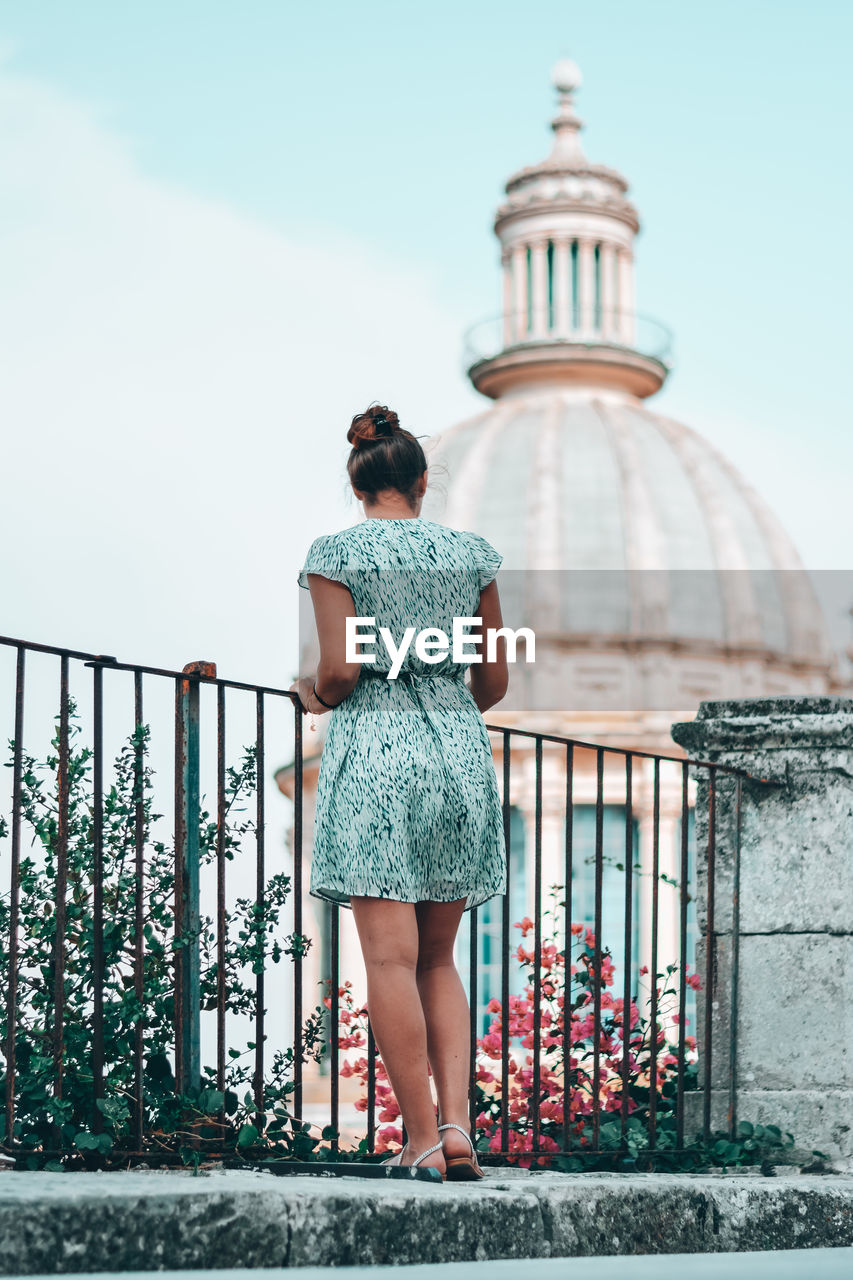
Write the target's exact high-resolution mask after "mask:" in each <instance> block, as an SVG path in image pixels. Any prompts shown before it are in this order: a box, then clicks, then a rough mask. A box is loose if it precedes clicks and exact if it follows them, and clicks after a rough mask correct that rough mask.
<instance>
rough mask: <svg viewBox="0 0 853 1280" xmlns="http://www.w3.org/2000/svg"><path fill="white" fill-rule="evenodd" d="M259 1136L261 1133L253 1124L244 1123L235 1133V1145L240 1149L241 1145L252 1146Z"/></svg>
mask: <svg viewBox="0 0 853 1280" xmlns="http://www.w3.org/2000/svg"><path fill="white" fill-rule="evenodd" d="M260 1136H261V1135H260V1134H259V1133H258V1130H257V1129H256V1128H255V1126H254V1125H253V1124H244V1125H243V1126H242V1127H241V1129H240V1132H239V1133H238V1134H237V1147H238V1148H239V1149H242V1148H243V1147H254V1146H255V1145H256V1144H257V1141H258V1139H259V1138H260Z"/></svg>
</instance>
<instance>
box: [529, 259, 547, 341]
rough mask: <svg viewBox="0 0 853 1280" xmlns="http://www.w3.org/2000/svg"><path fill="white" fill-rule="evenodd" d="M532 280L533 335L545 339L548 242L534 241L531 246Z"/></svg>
mask: <svg viewBox="0 0 853 1280" xmlns="http://www.w3.org/2000/svg"><path fill="white" fill-rule="evenodd" d="M530 279H531V284H532V286H533V307H532V314H531V320H532V324H531V334H532V336H533V337H534V338H544V337H545V335H546V334H547V332H548V242H547V241H546V240H534V241H533V243H532V245H531V246H530Z"/></svg>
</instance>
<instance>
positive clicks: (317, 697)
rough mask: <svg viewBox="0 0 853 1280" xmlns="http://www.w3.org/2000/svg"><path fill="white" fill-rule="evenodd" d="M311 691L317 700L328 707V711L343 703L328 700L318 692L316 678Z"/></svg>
mask: <svg viewBox="0 0 853 1280" xmlns="http://www.w3.org/2000/svg"><path fill="white" fill-rule="evenodd" d="M311 692H312V693H313V695H314V697H315V698H316V699H317V701H318V702H319V703H321V704H322V705H323V706H324V707H325V708H326V710H327V711H334V709H335V707H339V706H340V705H341V704H340V702H326V700H325V698H321V697H320V695H319V693H318V692H317V681H316V680H315V681H314V687H313V689H312V690H311Z"/></svg>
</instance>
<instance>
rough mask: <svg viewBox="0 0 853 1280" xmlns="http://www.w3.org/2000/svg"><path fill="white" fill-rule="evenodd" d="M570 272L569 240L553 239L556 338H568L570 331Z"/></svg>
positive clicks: (563, 238)
mask: <svg viewBox="0 0 853 1280" xmlns="http://www.w3.org/2000/svg"><path fill="white" fill-rule="evenodd" d="M571 272H572V263H571V259H570V257H569V242H568V240H567V239H566V238H565V237H562V238H561V239H559V240H555V241H554V311H555V315H554V320H555V326H554V328H555V331H556V336H557V337H558V338H568V336H569V333H570V331H571V323H572V322H571V283H572V280H571Z"/></svg>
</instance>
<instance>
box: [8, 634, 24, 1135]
mask: <svg viewBox="0 0 853 1280" xmlns="http://www.w3.org/2000/svg"><path fill="white" fill-rule="evenodd" d="M25 668H26V651H25V650H24V648H23V647H21V648H19V649H18V653H17V658H16V671H15V745H14V748H13V756H12V866H11V875H10V886H9V986H8V1005H7V1008H8V1023H7V1039H6V1142H7V1143H8V1145H9V1146H11V1145H12V1142H13V1138H14V1132H15V1077H16V1069H17V1044H16V1037H17V1032H18V930H19V928H20V912H21V790H22V773H23V756H24V681H25V674H26V671H25Z"/></svg>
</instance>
